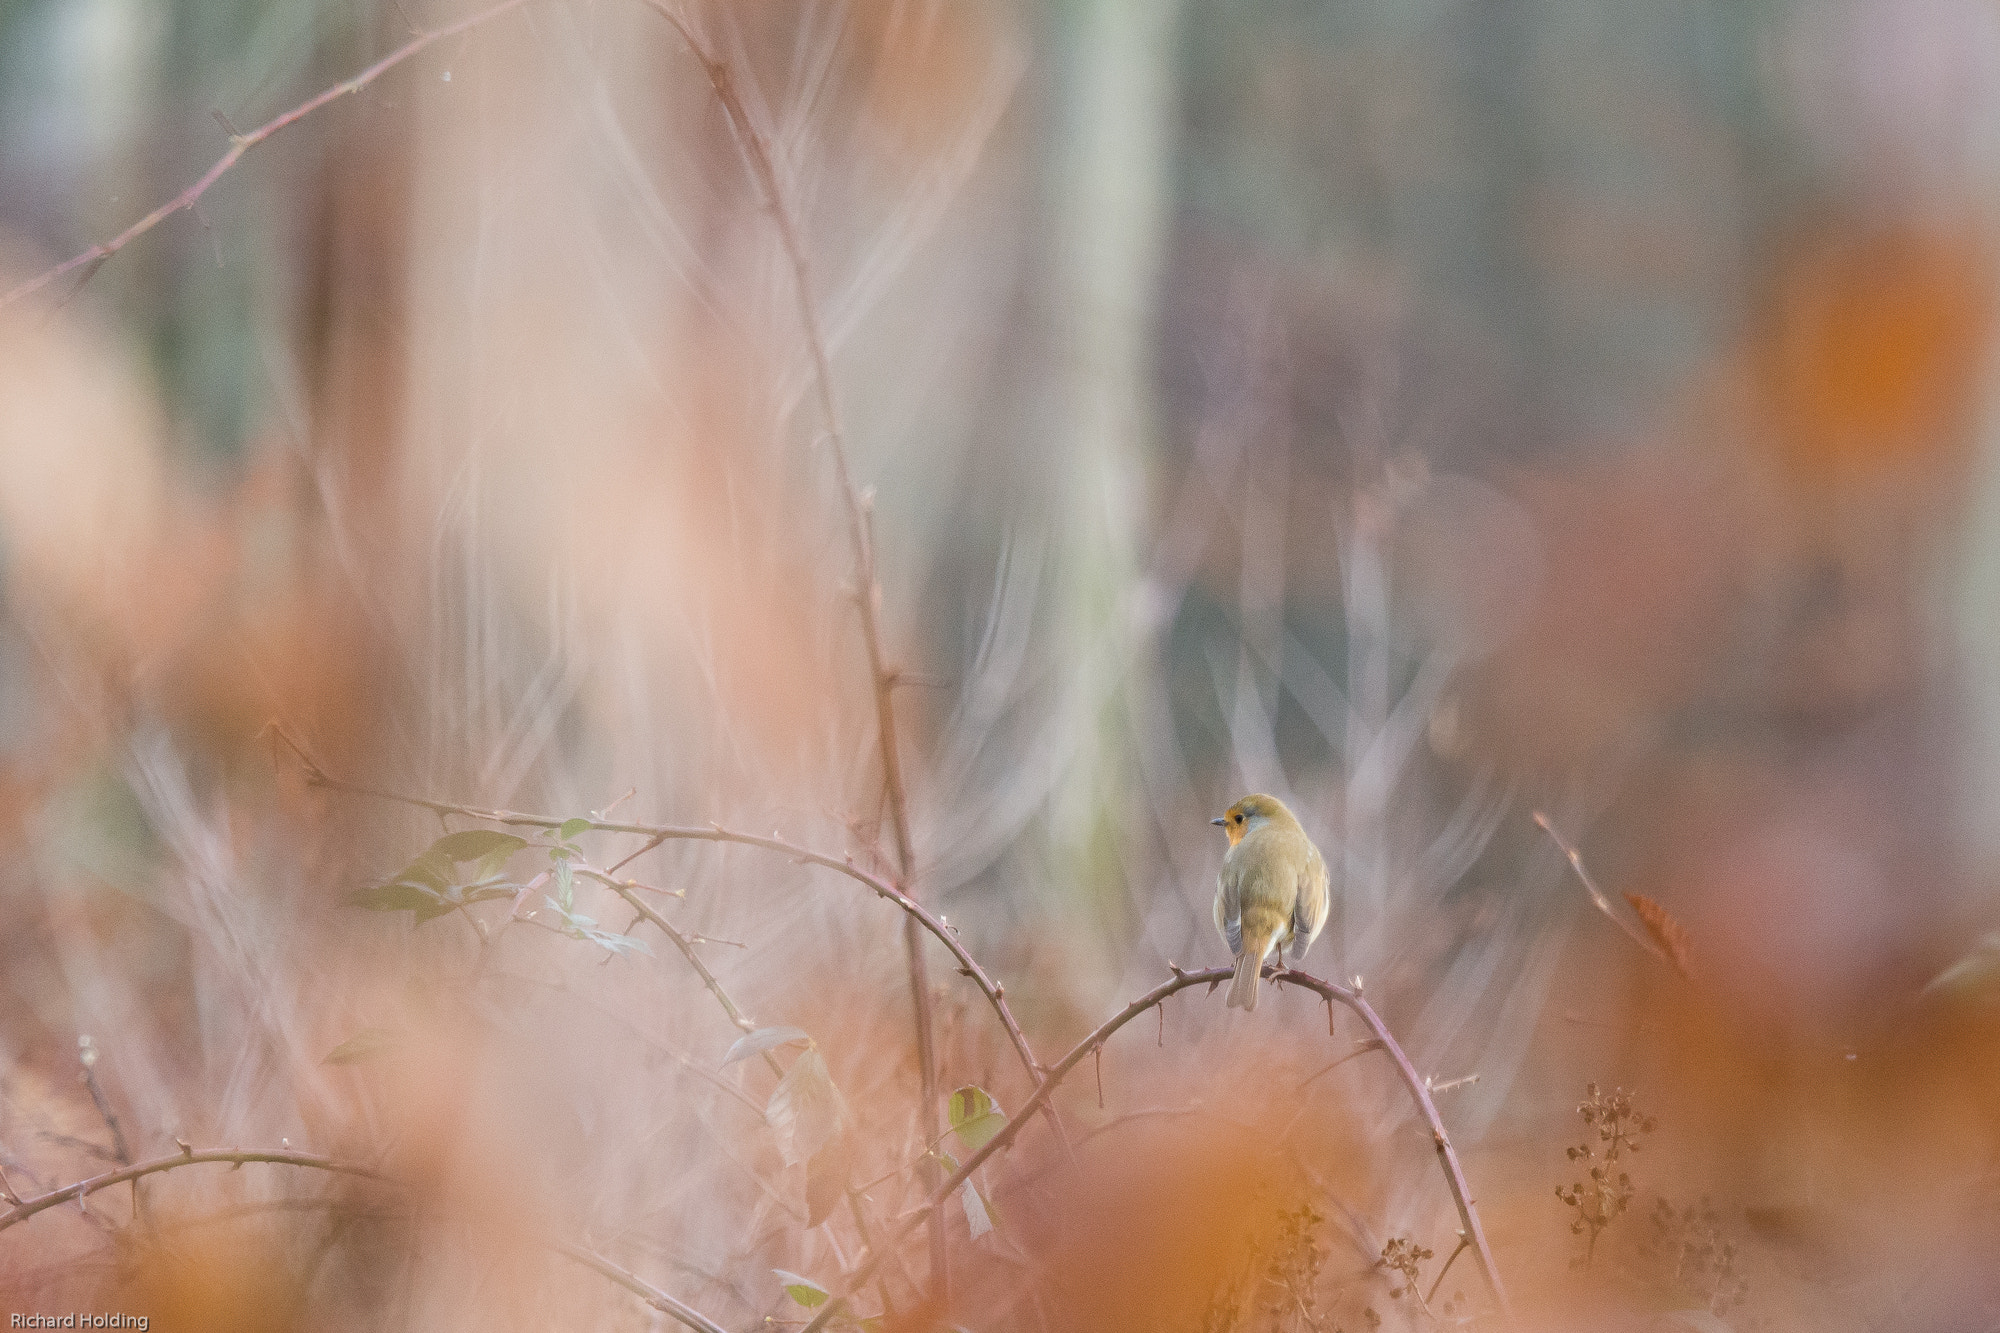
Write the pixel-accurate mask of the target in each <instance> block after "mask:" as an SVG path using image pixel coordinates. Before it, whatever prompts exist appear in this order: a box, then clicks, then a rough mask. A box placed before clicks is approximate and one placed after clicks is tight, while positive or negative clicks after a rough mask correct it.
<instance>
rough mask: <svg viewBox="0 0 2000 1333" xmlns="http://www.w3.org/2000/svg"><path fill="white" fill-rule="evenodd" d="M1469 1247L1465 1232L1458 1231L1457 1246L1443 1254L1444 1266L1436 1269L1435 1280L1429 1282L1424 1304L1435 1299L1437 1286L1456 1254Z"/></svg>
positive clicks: (1442, 1282) (1455, 1259)
mask: <svg viewBox="0 0 2000 1333" xmlns="http://www.w3.org/2000/svg"><path fill="white" fill-rule="evenodd" d="M1471 1247H1472V1242H1471V1241H1469V1240H1467V1239H1466V1238H1465V1233H1464V1232H1463V1231H1461V1232H1459V1233H1458V1247H1457V1248H1456V1249H1454V1250H1453V1251H1452V1252H1451V1253H1450V1254H1448V1255H1446V1256H1445V1261H1444V1267H1443V1268H1440V1269H1438V1275H1437V1280H1436V1281H1434V1282H1432V1283H1431V1293H1430V1295H1428V1296H1426V1297H1424V1304H1425V1305H1426V1306H1428V1305H1429V1304H1430V1303H1431V1302H1432V1301H1434V1300H1436V1299H1437V1294H1438V1288H1439V1287H1442V1286H1443V1285H1444V1275H1445V1274H1446V1273H1449V1272H1450V1271H1451V1266H1452V1264H1454V1263H1455V1262H1457V1260H1458V1256H1459V1255H1461V1254H1464V1253H1465V1252H1466V1251H1467V1250H1468V1249H1470V1248H1471Z"/></svg>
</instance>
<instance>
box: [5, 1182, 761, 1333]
mask: <svg viewBox="0 0 2000 1333" xmlns="http://www.w3.org/2000/svg"><path fill="white" fill-rule="evenodd" d="M204 1162H228V1163H229V1164H230V1166H231V1169H234V1168H236V1167H240V1166H242V1165H243V1164H244V1163H246V1162H270V1163H274V1164H276V1165H279V1166H297V1167H303V1168H306V1169H308V1170H312V1171H326V1172H331V1173H333V1174H335V1175H343V1176H359V1177H361V1178H362V1179H364V1180H373V1181H376V1182H378V1183H381V1184H385V1185H394V1184H396V1183H397V1182H396V1181H395V1180H393V1179H392V1178H390V1177H388V1176H385V1175H383V1174H382V1173H381V1172H379V1171H376V1170H373V1169H372V1168H370V1167H365V1166H360V1165H357V1164H355V1163H352V1162H339V1161H335V1160H334V1159H332V1158H330V1157H316V1156H314V1155H312V1154H310V1153H296V1152H232V1151H226V1150H214V1149H212V1150H205V1151H201V1152H197V1151H195V1150H194V1149H193V1148H191V1147H189V1146H187V1145H186V1144H182V1145H181V1150H180V1151H179V1152H177V1153H175V1154H174V1155H173V1156H171V1157H156V1158H154V1159H153V1160H152V1161H149V1162H140V1163H137V1164H136V1165H133V1166H126V1167H121V1168H120V1169H119V1170H116V1171H107V1172H105V1173H104V1174H103V1175H101V1176H92V1177H91V1178H90V1179H88V1180H79V1181H77V1182H76V1183H75V1184H74V1185H65V1186H63V1187H62V1188H61V1189H54V1190H50V1191H48V1192H47V1193H46V1194H37V1195H36V1196H34V1197H33V1198H31V1199H23V1198H20V1197H19V1196H17V1195H15V1194H14V1192H13V1191H12V1190H8V1191H7V1193H6V1196H5V1197H6V1201H7V1202H9V1203H11V1204H13V1205H14V1206H13V1207H12V1208H10V1209H8V1210H7V1211H6V1212H4V1213H0V1231H5V1230H6V1229H7V1228H8V1227H11V1226H13V1225H14V1224H15V1223H16V1222H25V1221H26V1220H27V1219H29V1218H31V1217H33V1216H34V1215H35V1214H36V1213H40V1212H45V1211H47V1210H48V1209H50V1208H54V1207H55V1206H57V1205H58V1204H63V1203H68V1202H69V1201H70V1200H71V1199H74V1200H76V1201H77V1203H78V1204H79V1205H82V1204H83V1203H84V1201H85V1200H87V1199H88V1198H89V1196H90V1195H92V1194H95V1193H97V1192H98V1191H99V1190H103V1189H109V1188H110V1187H111V1186H113V1185H121V1184H123V1183H125V1182H126V1181H128V1180H131V1181H136V1180H138V1179H139V1178H141V1177H142V1176H150V1175H155V1174H157V1173H159V1172H161V1171H172V1170H174V1169H175V1168H177V1167H183V1166H199V1165H201V1164H202V1163H204ZM545 1243H546V1244H547V1245H548V1246H549V1248H550V1249H552V1250H554V1251H555V1252H556V1253H558V1254H560V1255H562V1256H563V1257H564V1258H566V1259H569V1260H571V1261H572V1262H575V1263H579V1264H582V1265H583V1266H584V1267H585V1268H589V1269H592V1270H594V1271H596V1272H598V1273H601V1274H603V1275H604V1276H605V1277H607V1278H610V1279H611V1280H612V1281H613V1282H616V1283H617V1284H618V1285H619V1286H621V1287H623V1288H625V1290H627V1291H629V1292H631V1293H632V1294H633V1295H635V1296H637V1297H638V1298H639V1299H640V1300H642V1301H644V1302H645V1303H646V1304H647V1305H650V1306H651V1307H653V1308H654V1309H655V1310H658V1311H659V1312H660V1313H662V1314H665V1315H671V1316H672V1317H673V1318H675V1319H678V1320H679V1321H680V1322H681V1323H683V1324H685V1325H687V1326H688V1327H689V1328H692V1329H696V1330H698V1333H726V1330H725V1329H723V1328H722V1326H721V1325H719V1324H717V1323H716V1322H715V1321H714V1320H712V1319H710V1318H709V1317H708V1316H706V1315H704V1314H702V1313H701V1312H700V1311H699V1310H697V1309H695V1308H694V1307H693V1306H691V1305H688V1304H686V1303H685V1302H683V1301H679V1300H676V1299H675V1298H674V1297H672V1296H670V1295H668V1294H667V1293H666V1292H664V1291H661V1290H660V1289H659V1288H658V1287H655V1286H652V1285H651V1284H649V1283H646V1282H643V1281H641V1280H640V1279H639V1278H637V1277H634V1276H633V1275H632V1274H631V1273H629V1272H627V1271H626V1270H624V1269H623V1268H620V1267H619V1266H618V1265H617V1264H614V1263H612V1262H611V1261H610V1260H609V1259H606V1258H604V1257H603V1256H602V1255H600V1254H597V1253H595V1252H593V1251H591V1250H587V1249H585V1248H583V1247H582V1246H581V1245H573V1244H571V1243H570V1242H568V1241H562V1240H546V1241H545Z"/></svg>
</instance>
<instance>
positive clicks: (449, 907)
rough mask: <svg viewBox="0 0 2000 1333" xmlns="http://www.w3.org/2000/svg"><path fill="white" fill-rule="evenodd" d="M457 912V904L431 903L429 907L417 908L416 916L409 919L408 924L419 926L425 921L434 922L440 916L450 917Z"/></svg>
mask: <svg viewBox="0 0 2000 1333" xmlns="http://www.w3.org/2000/svg"><path fill="white" fill-rule="evenodd" d="M457 910H458V904H457V903H455V902H441V903H433V904H431V905H430V906H429V907H419V908H418V909H417V912H416V915H415V916H413V917H411V918H410V924H411V925H414V926H421V925H423V924H424V922H426V921H435V920H437V919H438V918H439V917H441V916H450V915H451V914H452V913H453V912H456V911H457Z"/></svg>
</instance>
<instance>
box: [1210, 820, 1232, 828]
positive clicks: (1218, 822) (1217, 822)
mask: <svg viewBox="0 0 2000 1333" xmlns="http://www.w3.org/2000/svg"><path fill="white" fill-rule="evenodd" d="M1208 822H1209V823H1211V824H1213V825H1215V826H1216V827H1217V828H1221V827H1223V826H1224V825H1225V824H1227V823H1228V822H1229V821H1228V820H1226V819H1211V820H1209V821H1208Z"/></svg>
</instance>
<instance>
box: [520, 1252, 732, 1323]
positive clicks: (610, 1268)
mask: <svg viewBox="0 0 2000 1333" xmlns="http://www.w3.org/2000/svg"><path fill="white" fill-rule="evenodd" d="M552 1248H553V1249H554V1250H555V1252H556V1253H557V1254H560V1255H562V1256H563V1257H564V1258H566V1259H573V1260H575V1261H576V1262H577V1263H580V1264H582V1265H583V1266H584V1267H585V1268H588V1269H590V1270H591V1271H592V1272H594V1273H601V1274H603V1275H604V1276H605V1277H608V1278H610V1279H611V1280H612V1281H613V1282H616V1283H617V1284H618V1285H619V1286H621V1287H623V1288H625V1290H627V1291H629V1292H631V1293H632V1294H633V1295H634V1296H637V1297H638V1298H639V1299H640V1300H642V1301H644V1302H645V1303H646V1304H648V1305H650V1306H652V1307H653V1308H654V1309H655V1310H658V1311H659V1312H660V1313H661V1314H665V1315H670V1316H672V1317H673V1318H675V1319H678V1320H679V1321H680V1322H681V1323H683V1324H685V1325H687V1326H688V1327H689V1328H692V1329H695V1330H697V1333H728V1330H727V1329H725V1328H723V1327H722V1325H720V1324H718V1323H716V1322H715V1321H714V1320H712V1319H710V1318H709V1317H708V1316H707V1315H705V1314H703V1313H702V1312H701V1311H699V1310H697V1309H695V1308H694V1307H693V1306H691V1305H688V1304H687V1303H685V1302H683V1301H679V1300H676V1299H674V1298H673V1297H672V1296H669V1295H668V1294H667V1293H666V1292H664V1291H661V1290H660V1289H659V1288H658V1287H656V1286H653V1285H652V1284H651V1283H649V1282H644V1281H641V1280H640V1279H639V1278H637V1277H635V1276H633V1274H632V1273H630V1272H628V1271H627V1270H625V1269H623V1268H620V1267H619V1266H618V1265H617V1264H614V1263H612V1262H611V1261H610V1260H609V1259H606V1258H605V1257H604V1256H603V1255H601V1254H595V1253H593V1252H591V1251H590V1250H586V1249H584V1248H583V1247H582V1246H580V1245H571V1244H569V1243H568V1242H567V1241H555V1242H553V1244H552Z"/></svg>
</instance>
